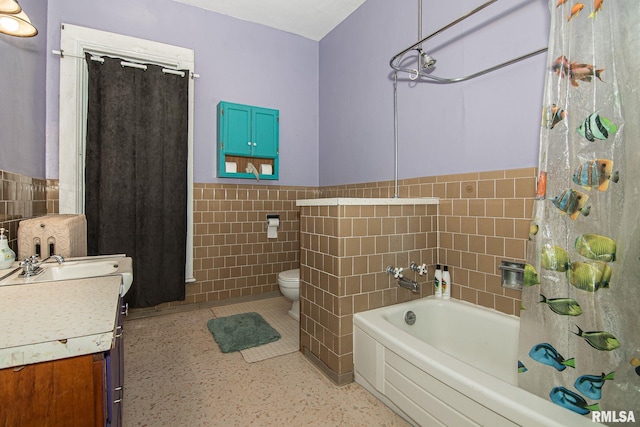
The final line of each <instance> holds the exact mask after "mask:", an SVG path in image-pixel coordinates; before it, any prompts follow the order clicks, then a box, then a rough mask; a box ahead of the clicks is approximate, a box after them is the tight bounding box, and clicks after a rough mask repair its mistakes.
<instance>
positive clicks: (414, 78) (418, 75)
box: [409, 69, 420, 80]
mask: <svg viewBox="0 0 640 427" xmlns="http://www.w3.org/2000/svg"><path fill="white" fill-rule="evenodd" d="M411 71H412V72H414V73H416V75H415V76H413V75H411V74H410V75H409V80H417V79H418V77H420V72H419V71H418V70H417V69H411Z"/></svg>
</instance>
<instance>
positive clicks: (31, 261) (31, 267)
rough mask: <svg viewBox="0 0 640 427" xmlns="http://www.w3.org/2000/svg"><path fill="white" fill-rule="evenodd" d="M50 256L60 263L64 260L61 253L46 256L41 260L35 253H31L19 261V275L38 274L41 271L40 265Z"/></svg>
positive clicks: (29, 275)
mask: <svg viewBox="0 0 640 427" xmlns="http://www.w3.org/2000/svg"><path fill="white" fill-rule="evenodd" d="M51 258H53V259H55V260H56V261H57V262H58V264H62V263H63V262H64V258H63V257H62V255H51V256H48V257H46V258H45V259H43V260H42V261H38V256H37V255H32V256H30V257H27V258H25V260H24V261H21V262H20V267H22V273H21V274H20V275H21V276H24V277H31V276H35V275H36V274H39V273H40V272H41V271H42V267H40V266H41V265H42V264H44V263H45V262H47V261H49V260H50V259H51Z"/></svg>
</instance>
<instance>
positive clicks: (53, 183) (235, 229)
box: [0, 168, 536, 315]
mask: <svg viewBox="0 0 640 427" xmlns="http://www.w3.org/2000/svg"><path fill="white" fill-rule="evenodd" d="M535 176H536V169H535V168H525V169H511V170H502V171H490V172H474V173H466V174H458V175H443V176H437V177H422V178H413V179H405V180H401V181H400V182H399V183H398V184H399V191H398V193H399V196H400V197H439V198H440V199H441V200H440V207H439V209H440V212H439V224H438V225H439V229H440V233H439V247H440V250H439V251H438V253H437V259H438V260H439V262H441V263H442V264H448V265H449V266H450V268H451V273H452V282H453V287H452V295H453V297H454V298H460V299H463V300H466V301H470V302H472V303H475V304H480V305H483V306H486V307H490V308H495V309H497V310H500V311H503V312H505V313H509V314H516V315H518V314H519V307H520V303H519V301H520V300H519V298H520V292H519V291H513V290H507V289H503V288H501V287H500V275H499V270H498V268H497V267H498V265H499V264H500V261H502V260H515V261H520V262H522V261H524V258H525V247H526V242H527V237H528V229H529V218H530V216H531V212H532V207H533V196H534V193H535ZM2 182H3V185H2V191H3V194H2V205H1V206H0V215H2V216H3V218H4V222H3V223H6V224H8V225H9V226H5V228H8V229H9V230H10V232H11V228H10V227H11V224H12V223H13V224H14V225H13V226H14V227H17V225H15V224H17V220H16V219H9V218H10V216H11V215H22V216H23V217H28V216H31V215H33V216H35V215H40V214H44V213H45V212H43V209H46V213H56V212H58V208H57V207H58V202H57V199H58V197H57V194H58V193H57V188H58V183H57V180H46V181H44V180H37V179H32V178H29V177H23V176H20V175H17V174H11V173H7V172H2ZM18 188H21V189H22V190H21V191H20V192H19V191H18ZM394 192H395V191H394V184H393V182H392V181H380V182H372V183H363V184H349V185H344V186H335V187H323V188H317V187H286V186H266V185H251V184H246V185H231V184H195V185H194V203H195V209H194V223H195V234H194V244H195V257H194V260H195V275H196V279H197V282H196V283H192V284H188V285H187V297H186V300H185V301H178V302H173V303H167V304H165V306H176V305H184V304H192V303H196V302H205V301H215V300H222V299H226V298H231V297H236V296H247V295H255V294H259V293H264V292H271V291H273V292H277V290H278V286H277V273H278V272H279V271H282V270H285V269H289V268H296V267H298V264H299V258H298V257H299V255H298V253H299V244H300V236H299V229H300V223H299V215H300V209H299V208H297V207H296V206H295V200H297V199H313V198H319V197H393V195H394ZM30 198H31V199H30ZM29 207H30V208H31V211H30V212H28V209H29ZM19 210H22V212H18V213H16V212H17V211H19ZM268 213H279V214H280V215H281V220H282V224H283V225H282V227H283V228H281V230H280V231H281V232H280V234H279V236H278V239H277V241H273V242H272V241H267V239H266V231H265V229H264V222H265V220H266V214H268ZM15 235H16V232H11V234H10V236H15ZM362 237H366V236H362ZM434 263H435V261H434ZM432 275H433V265H431V266H430V276H431V277H432ZM426 292H431V291H429V290H426ZM360 298H363V297H360ZM360 298H359V299H358V300H357V304H358V306H359V307H360V306H361V305H362V304H364V302H363V300H362V299H360ZM327 304H329V302H327ZM374 305H375V303H374Z"/></svg>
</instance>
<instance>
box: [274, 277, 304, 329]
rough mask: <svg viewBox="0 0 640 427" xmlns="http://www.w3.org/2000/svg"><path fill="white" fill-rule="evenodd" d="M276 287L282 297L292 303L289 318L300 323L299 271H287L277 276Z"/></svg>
mask: <svg viewBox="0 0 640 427" xmlns="http://www.w3.org/2000/svg"><path fill="white" fill-rule="evenodd" d="M278 285H279V286H280V292H282V295H284V296H285V297H286V298H287V299H289V300H291V301H292V303H291V310H289V316H291V317H293V318H294V319H296V320H298V321H300V301H299V300H300V269H299V268H296V269H293V270H287V271H283V272H282V273H280V274H278Z"/></svg>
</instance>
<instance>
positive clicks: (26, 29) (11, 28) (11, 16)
mask: <svg viewBox="0 0 640 427" xmlns="http://www.w3.org/2000/svg"><path fill="white" fill-rule="evenodd" d="M0 33H3V34H7V35H9V36H15V37H33V36H35V35H36V34H38V30H37V29H36V27H34V26H33V24H31V20H30V19H29V17H28V16H27V14H26V13H25V12H24V11H23V10H22V8H21V7H20V5H19V4H18V2H17V1H16V0H0Z"/></svg>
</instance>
